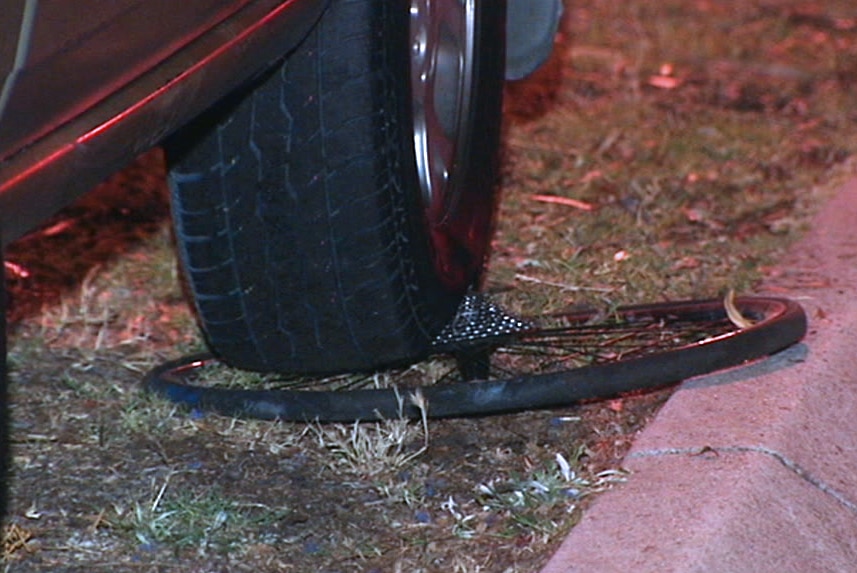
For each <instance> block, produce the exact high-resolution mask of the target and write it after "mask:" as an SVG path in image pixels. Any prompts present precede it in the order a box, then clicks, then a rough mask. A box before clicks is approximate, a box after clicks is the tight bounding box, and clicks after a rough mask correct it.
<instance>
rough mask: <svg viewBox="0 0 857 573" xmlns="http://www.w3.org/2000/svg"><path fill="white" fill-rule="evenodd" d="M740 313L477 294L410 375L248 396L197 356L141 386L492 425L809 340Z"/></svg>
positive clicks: (756, 301)
mask: <svg viewBox="0 0 857 573" xmlns="http://www.w3.org/2000/svg"><path fill="white" fill-rule="evenodd" d="M735 307H736V309H737V310H738V312H740V314H741V316H742V317H743V320H742V321H741V323H742V325H741V326H738V325H736V323H735V322H734V321H733V319H730V317H729V316H728V313H727V310H726V307H725V306H724V302H723V301H721V300H694V301H681V302H665V303H657V304H647V305H638V306H627V307H620V308H616V309H608V310H587V311H577V312H570V313H560V314H554V315H548V316H539V317H532V318H526V319H518V318H515V317H511V316H509V315H507V314H505V313H504V312H503V311H502V310H501V309H499V307H497V306H496V305H494V304H492V303H491V302H488V301H487V300H485V299H483V298H481V296H480V295H471V296H470V297H468V299H467V300H466V301H465V303H464V305H463V306H462V309H460V311H459V314H458V315H457V316H456V319H455V320H454V321H453V322H452V323H451V325H450V328H449V329H447V330H446V331H444V334H442V335H441V336H440V337H439V338H438V339H437V340H436V342H435V351H436V353H437V356H436V357H435V359H434V360H433V361H431V362H426V363H421V364H418V365H414V366H412V367H410V368H407V369H403V370H398V371H390V372H383V373H373V374H358V375H353V374H352V375H340V376H335V377H327V378H305V377H282V376H276V377H268V378H264V379H258V378H257V379H256V380H254V381H253V382H252V384H253V385H254V386H253V387H251V388H248V387H247V381H246V377H244V376H243V375H242V376H238V377H236V376H235V375H234V371H231V372H232V373H233V374H228V373H229V372H230V371H227V370H225V369H222V368H219V367H218V366H217V364H216V360H215V359H214V358H213V357H212V356H211V355H209V354H200V355H194V356H189V357H185V358H183V359H179V360H175V361H172V362H168V363H166V364H164V365H162V366H160V367H158V368H155V369H154V370H152V371H151V372H150V373H149V374H148V375H147V376H146V379H145V386H146V388H147V389H148V390H149V391H152V392H154V393H157V394H161V395H163V396H165V397H167V398H168V399H170V400H172V401H174V402H177V403H180V404H183V405H186V406H189V407H193V408H200V409H204V410H212V411H215V412H218V413H221V414H224V415H230V416H243V417H252V418H261V419H279V420H292V421H313V420H318V421H338V422H341V421H353V420H377V419H384V418H396V417H400V416H404V417H419V416H421V415H423V414H425V415H427V416H428V417H434V418H440V417H453V416H470V415H486V414H497V413H503V412H512V411H519V410H526V409H535V408H548V407H557V406H565V405H569V404H572V403H575V402H579V401H581V400H590V399H595V398H608V397H612V396H616V395H620V394H623V393H627V392H632V391H637V390H643V389H646V388H651V387H660V386H665V385H669V384H674V383H677V382H680V381H682V380H684V379H686V378H689V377H692V376H698V375H700V374H706V373H710V372H713V371H716V370H720V369H723V368H728V367H731V366H737V365H740V364H743V363H745V362H747V361H750V360H754V359H758V358H762V357H764V356H767V355H770V354H773V353H775V352H777V351H780V350H782V349H784V348H786V347H788V346H790V345H792V344H794V343H796V342H798V341H799V340H800V339H801V338H802V337H803V336H804V334H805V333H806V328H807V321H806V315H805V313H804V311H803V309H802V308H801V307H800V305H798V304H797V303H795V302H793V301H790V300H786V299H780V298H766V297H742V298H738V299H736V300H735ZM745 321H746V322H745ZM230 376H231V378H232V380H231V381H230V380H225V378H228V377H230ZM239 378H243V381H242V380H238V379H239Z"/></svg>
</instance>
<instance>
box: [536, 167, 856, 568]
mask: <svg viewBox="0 0 857 573" xmlns="http://www.w3.org/2000/svg"><path fill="white" fill-rule="evenodd" d="M780 269H781V271H780V273H779V276H778V277H775V278H774V279H772V280H771V281H770V283H769V286H768V287H766V290H765V292H767V293H773V294H782V295H784V296H788V297H789V298H793V299H796V300H798V301H799V302H800V303H801V304H802V305H803V306H804V308H805V309H806V311H807V315H808V316H809V334H808V336H807V338H806V339H805V340H804V343H803V344H800V345H797V346H796V347H793V348H791V349H789V350H787V351H785V352H783V353H781V354H779V355H777V356H775V357H773V358H771V359H769V360H766V361H764V362H760V363H756V364H753V365H750V366H746V367H742V368H737V369H733V370H730V371H727V372H723V373H719V374H715V375H711V376H706V377H701V378H696V379H693V380H690V381H687V382H686V383H685V384H684V385H682V386H681V388H680V389H679V390H678V391H677V392H676V393H675V394H674V395H673V396H672V397H671V398H670V400H669V401H668V402H667V404H666V405H665V406H664V407H663V409H662V410H661V412H660V413H659V415H658V416H657V418H656V419H655V420H654V421H653V422H652V423H651V424H650V425H649V426H648V427H646V429H645V430H644V431H643V432H642V433H641V435H640V436H639V437H638V439H637V440H636V442H635V445H634V447H633V449H632V450H631V452H630V453H629V455H628V456H627V458H626V460H625V467H627V468H628V469H629V470H631V471H632V472H633V473H632V475H631V476H630V479H629V481H628V482H627V483H626V484H624V485H623V486H621V487H618V488H616V489H614V490H613V491H610V492H608V493H606V494H604V495H602V496H601V497H600V498H599V499H597V500H596V502H595V503H594V504H593V507H592V508H591V509H590V510H589V511H588V512H587V514H586V515H585V516H584V518H583V521H582V522H581V523H580V525H578V526H577V527H576V528H575V529H574V530H573V531H572V532H571V534H570V535H569V537H568V538H567V539H566V540H565V542H564V543H563V544H562V546H561V547H560V549H559V550H558V551H557V553H556V554H555V555H554V556H553V558H552V559H551V561H550V562H549V563H548V564H547V566H546V567H545V568H544V569H543V570H542V573H568V572H585V573H590V572H592V573H611V572H622V573H625V572H634V573H649V572H658V573H668V572H681V573H689V572H705V573H719V572H728V573H742V572H748V573H750V572H752V573H767V572H771V573H774V572H776V573H791V572H794V573H817V572H857V180H855V181H853V182H851V183H849V184H847V185H845V186H844V187H843V188H842V189H841V190H840V192H839V193H838V194H837V195H836V196H835V197H834V198H833V199H832V200H831V201H830V202H829V203H828V204H827V205H826V206H825V207H824V208H823V210H822V211H821V212H820V213H819V215H818V217H817V220H816V221H815V223H814V225H813V231H812V232H811V233H810V234H809V236H808V237H806V238H805V239H804V240H803V241H802V242H801V243H800V244H798V245H796V247H795V248H794V249H793V250H792V252H791V254H790V255H789V256H788V257H787V258H786V259H785V260H784V261H783V262H782V265H781V266H780Z"/></svg>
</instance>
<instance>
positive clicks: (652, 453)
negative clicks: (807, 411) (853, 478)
mask: <svg viewBox="0 0 857 573" xmlns="http://www.w3.org/2000/svg"><path fill="white" fill-rule="evenodd" d="M709 452H711V453H714V454H719V453H727V454H732V453H736V454H746V453H754V454H764V455H766V456H769V457H771V458H773V459H775V460H777V461H778V462H780V464H781V465H782V466H783V467H785V468H786V469H787V470H789V471H791V472H792V473H794V474H795V475H796V476H798V477H799V478H801V479H802V480H804V481H805V482H807V483H808V484H810V485H812V486H813V487H815V488H817V489H818V490H820V491H822V492H823V493H825V494H827V495H829V496H831V497H832V498H833V499H835V500H836V501H837V502H839V504H840V505H842V506H843V507H845V508H846V509H848V510H850V511H852V512H854V513H857V503H855V502H853V501H851V500H850V499H848V497H847V496H846V495H845V494H843V493H842V492H841V491H839V490H837V489H836V488H834V487H833V486H831V485H830V484H828V483H826V482H825V481H823V480H822V479H820V478H818V477H816V476H814V475H813V474H812V473H810V472H809V471H808V470H807V469H806V468H804V467H802V466H801V465H800V464H798V463H797V462H795V461H794V460H792V459H790V458H789V457H787V456H785V455H784V454H782V453H780V452H778V451H776V450H772V449H771V448H767V447H765V446H723V447H714V446H702V447H696V448H662V449H657V450H646V451H642V452H634V453H632V454H630V455H628V457H627V458H626V459H642V458H657V457H663V456H675V455H692V456H700V455H704V454H706V453H709Z"/></svg>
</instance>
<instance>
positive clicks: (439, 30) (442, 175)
mask: <svg viewBox="0 0 857 573" xmlns="http://www.w3.org/2000/svg"><path fill="white" fill-rule="evenodd" d="M475 13H476V8H475V0H411V7H410V16H411V21H410V38H411V93H412V106H413V120H414V151H415V155H416V161H417V175H418V177H419V184H420V188H421V192H422V198H423V202H424V205H425V207H426V209H427V210H428V211H429V213H430V217H431V218H432V219H434V221H435V222H438V221H441V220H443V218H445V216H446V213H447V212H448V210H449V209H450V207H451V206H452V205H453V204H454V203H455V201H456V198H457V195H458V193H457V188H458V185H457V179H458V177H457V172H458V171H459V169H460V165H461V163H462V154H463V153H464V152H465V150H466V149H467V145H468V139H469V136H470V134H469V129H470V126H469V123H470V120H469V118H470V114H471V109H470V99H471V97H470V96H471V89H472V81H473V74H474V69H473V68H474V61H473V58H474V42H475V32H474V28H475Z"/></svg>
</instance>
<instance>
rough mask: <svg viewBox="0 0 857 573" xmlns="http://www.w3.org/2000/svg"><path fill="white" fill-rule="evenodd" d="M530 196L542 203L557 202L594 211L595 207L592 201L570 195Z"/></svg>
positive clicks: (582, 209)
mask: <svg viewBox="0 0 857 573" xmlns="http://www.w3.org/2000/svg"><path fill="white" fill-rule="evenodd" d="M530 198H531V199H533V200H534V201H541V202H542V203H556V204H557V205H566V206H567V207H574V208H575V209H580V210H581V211H592V209H594V207H593V206H592V204H591V203H587V202H585V201H579V200H577V199H571V198H569V197H557V196H556V195H532V196H531V197H530Z"/></svg>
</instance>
